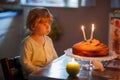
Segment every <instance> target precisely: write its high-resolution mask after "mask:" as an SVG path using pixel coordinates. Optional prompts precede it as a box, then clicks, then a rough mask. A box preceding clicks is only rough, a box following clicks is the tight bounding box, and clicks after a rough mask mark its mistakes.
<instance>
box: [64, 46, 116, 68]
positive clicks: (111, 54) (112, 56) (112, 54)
mask: <svg viewBox="0 0 120 80" xmlns="http://www.w3.org/2000/svg"><path fill="white" fill-rule="evenodd" d="M64 52H65V54H66V55H67V56H69V57H72V58H74V59H76V60H80V61H88V62H89V68H88V70H93V64H92V63H93V61H100V62H102V61H110V60H113V59H115V58H117V54H116V53H115V52H114V51H110V52H109V55H108V56H103V57H84V56H78V55H74V54H73V53H72V48H68V49H67V50H65V51H64Z"/></svg>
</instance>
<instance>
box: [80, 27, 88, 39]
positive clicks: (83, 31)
mask: <svg viewBox="0 0 120 80" xmlns="http://www.w3.org/2000/svg"><path fill="white" fill-rule="evenodd" d="M81 29H82V33H83V37H84V40H87V39H86V35H85V30H84V26H83V25H82V27H81Z"/></svg>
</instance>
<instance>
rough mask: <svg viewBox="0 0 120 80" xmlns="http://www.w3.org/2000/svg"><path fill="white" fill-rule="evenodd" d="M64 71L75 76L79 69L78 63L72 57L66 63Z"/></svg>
mask: <svg viewBox="0 0 120 80" xmlns="http://www.w3.org/2000/svg"><path fill="white" fill-rule="evenodd" d="M66 71H67V72H68V74H69V76H76V75H77V74H78V73H79V71H80V64H79V63H78V62H76V61H75V60H74V58H73V59H72V61H71V62H68V63H67V65H66Z"/></svg>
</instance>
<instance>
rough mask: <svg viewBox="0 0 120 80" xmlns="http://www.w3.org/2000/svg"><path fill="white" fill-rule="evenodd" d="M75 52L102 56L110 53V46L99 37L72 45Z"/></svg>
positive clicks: (87, 55)
mask: <svg viewBox="0 0 120 80" xmlns="http://www.w3.org/2000/svg"><path fill="white" fill-rule="evenodd" d="M72 51H73V54H75V55H79V56H86V57H102V56H107V55H108V54H109V49H108V47H107V46H106V45H105V44H103V43H101V42H100V41H99V40H97V39H93V40H92V41H90V40H87V41H82V42H79V43H76V44H74V45H73V46H72Z"/></svg>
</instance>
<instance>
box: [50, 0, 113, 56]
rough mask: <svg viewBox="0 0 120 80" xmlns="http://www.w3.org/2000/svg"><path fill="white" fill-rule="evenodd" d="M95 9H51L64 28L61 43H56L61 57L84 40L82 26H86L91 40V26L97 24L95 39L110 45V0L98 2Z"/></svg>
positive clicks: (98, 0)
mask: <svg viewBox="0 0 120 80" xmlns="http://www.w3.org/2000/svg"><path fill="white" fill-rule="evenodd" d="M96 2H97V3H96V6H95V7H84V8H78V9H70V8H49V9H50V10H51V12H52V13H54V14H56V15H57V20H58V23H59V25H60V27H61V28H62V36H61V38H60V40H59V41H56V42H54V44H55V48H56V50H57V52H58V54H59V55H61V54H64V50H66V49H67V48H71V47H72V45H73V44H74V43H76V42H79V41H82V40H83V35H82V31H81V29H80V25H83V24H84V25H85V27H86V35H87V38H88V39H89V36H90V27H91V26H90V25H91V23H94V24H95V32H94V38H97V39H99V40H100V41H102V42H103V43H105V44H106V45H108V36H109V34H108V33H109V22H108V21H109V13H110V12H112V9H111V8H110V0H96Z"/></svg>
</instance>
